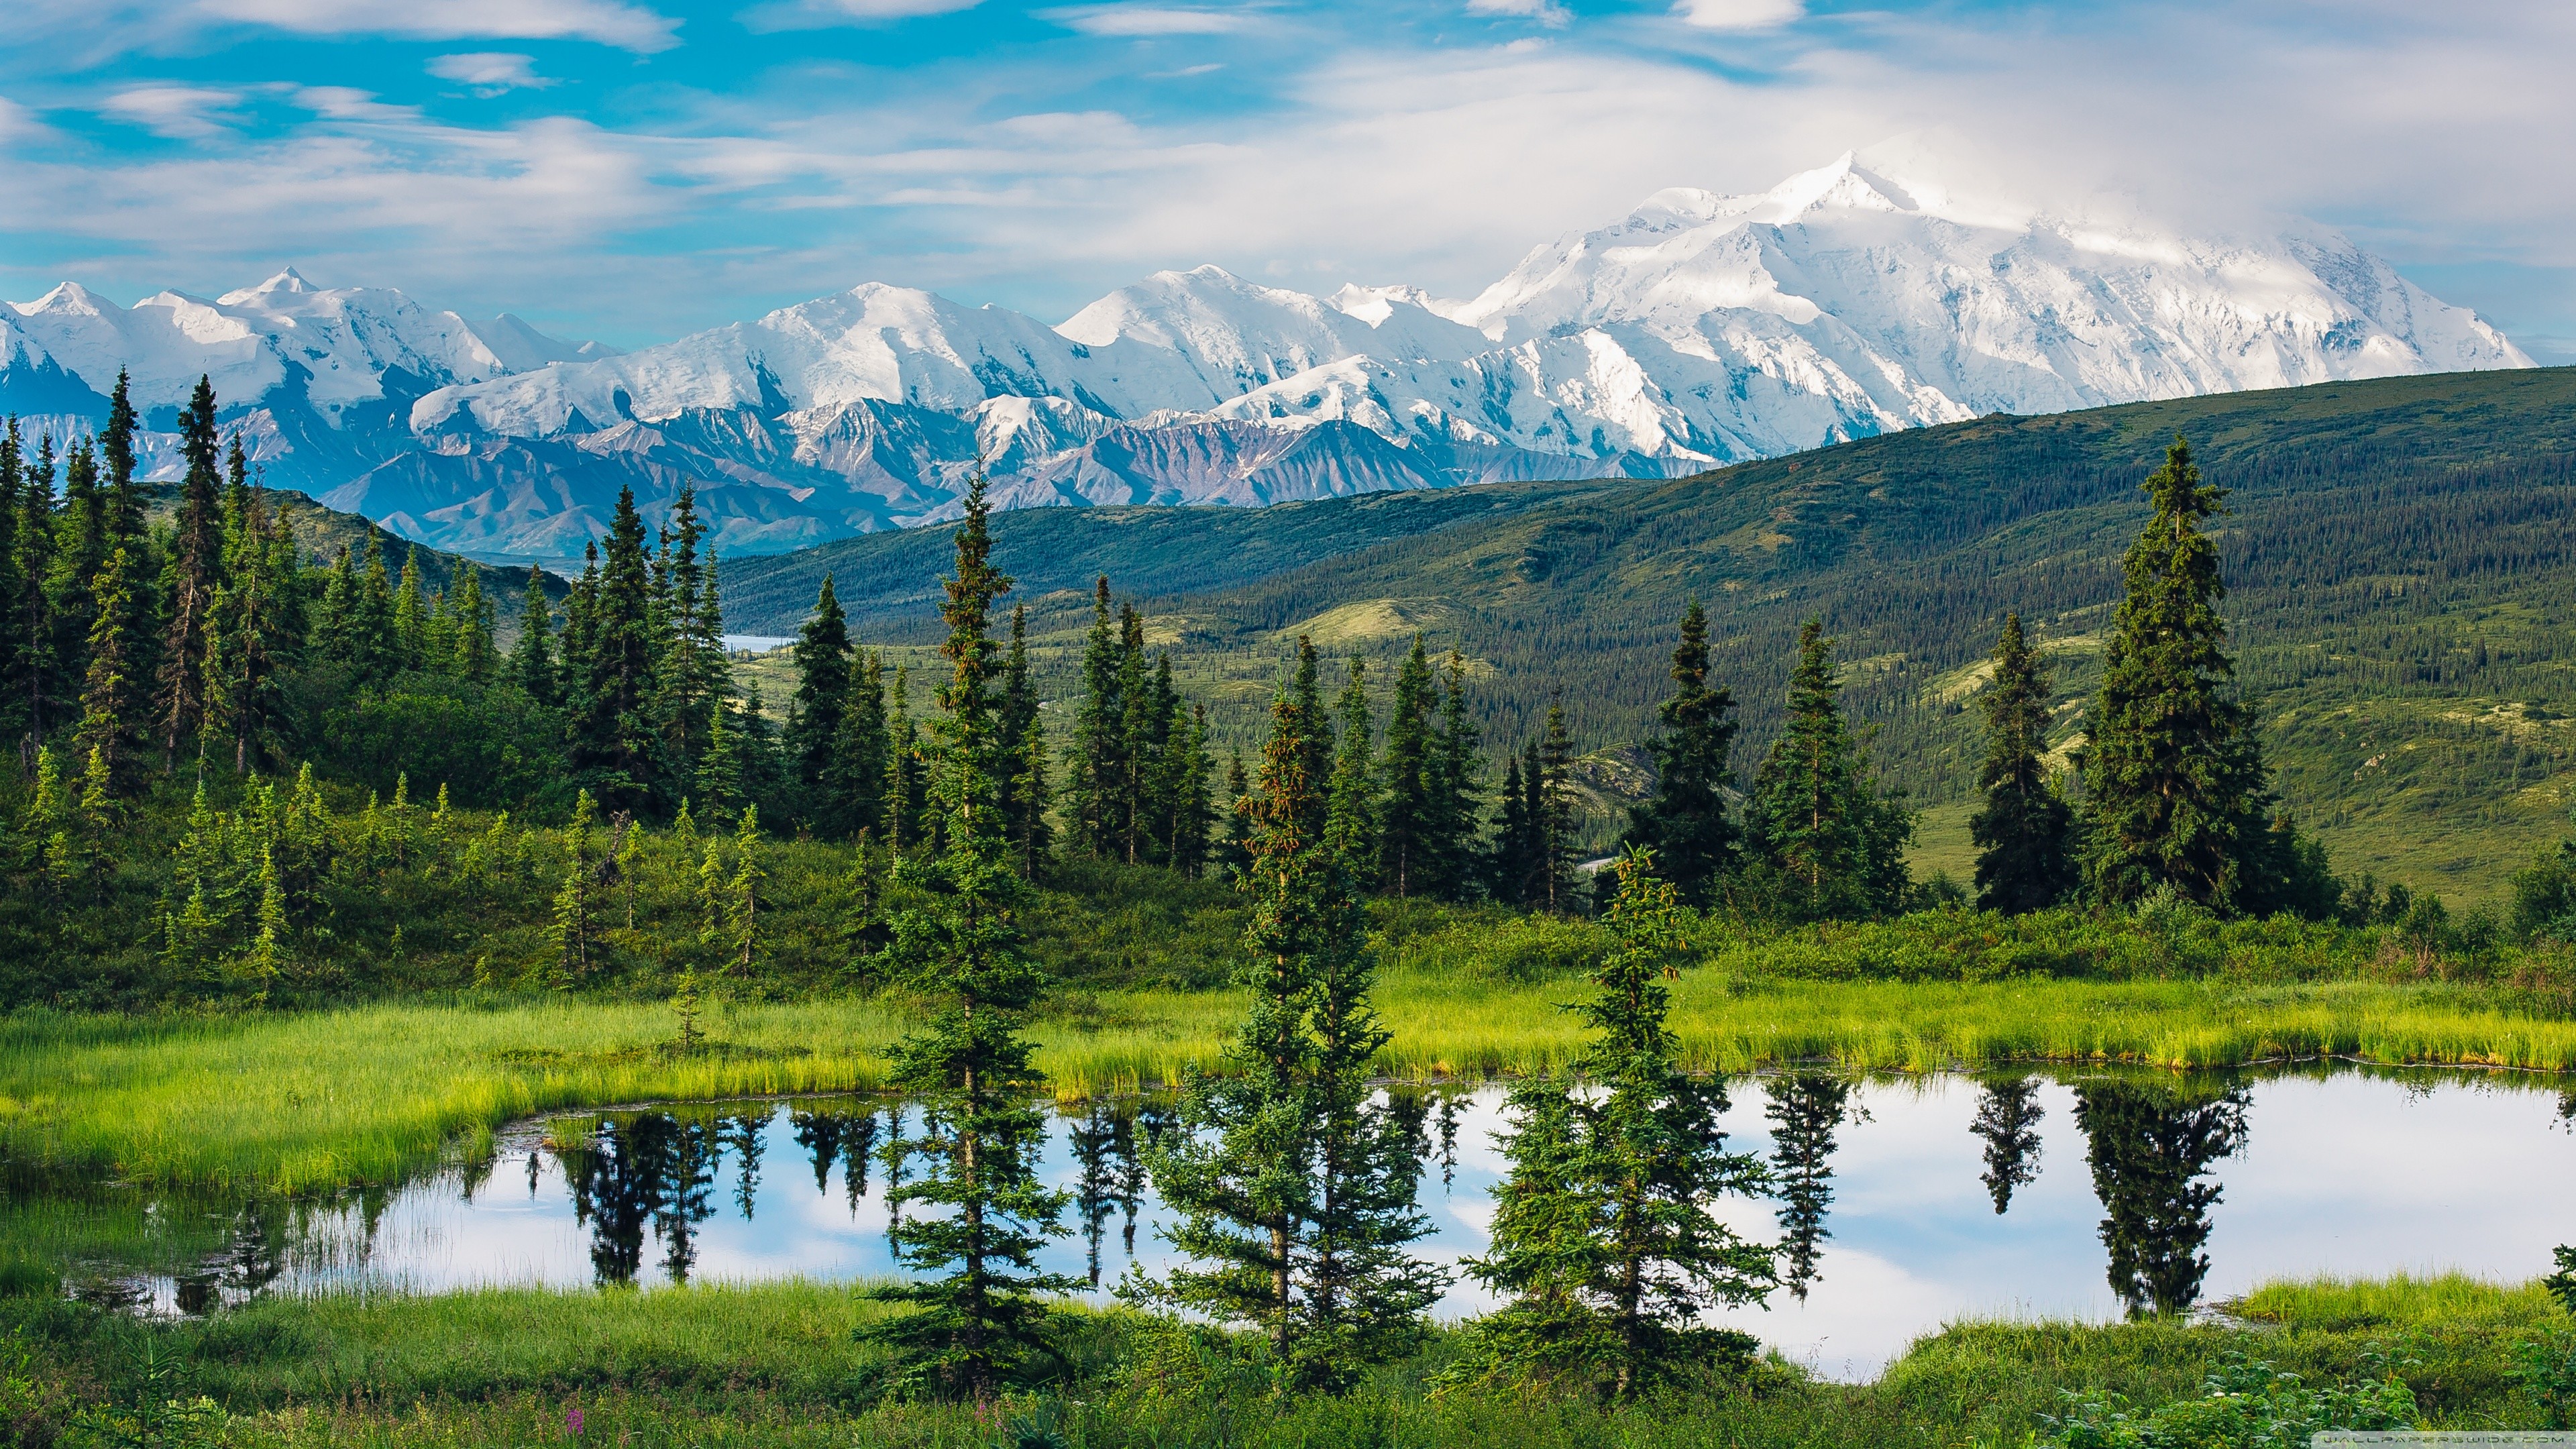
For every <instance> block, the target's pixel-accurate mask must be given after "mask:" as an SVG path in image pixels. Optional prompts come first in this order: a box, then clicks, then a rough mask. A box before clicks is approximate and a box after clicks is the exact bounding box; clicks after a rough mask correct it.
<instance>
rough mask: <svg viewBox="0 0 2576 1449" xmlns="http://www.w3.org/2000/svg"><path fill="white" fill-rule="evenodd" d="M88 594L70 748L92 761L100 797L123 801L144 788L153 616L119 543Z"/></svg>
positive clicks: (131, 562)
mask: <svg viewBox="0 0 2576 1449" xmlns="http://www.w3.org/2000/svg"><path fill="white" fill-rule="evenodd" d="M90 592H91V595H92V597H93V598H94V599H95V601H96V603H97V608H98V613H97V616H96V618H94V619H93V620H92V621H91V623H90V631H89V671H88V674H87V676H86V677H85V678H84V680H83V683H82V686H81V701H80V702H81V721H80V729H79V731H78V732H77V733H76V734H75V735H74V736H73V740H72V750H73V753H74V754H76V755H79V756H82V757H85V758H89V759H90V760H91V761H92V769H93V771H94V772H97V778H98V779H99V781H100V782H101V783H102V784H103V786H104V788H105V791H106V798H108V799H114V800H124V799H129V798H131V797H132V796H134V795H135V794H136V793H138V792H139V791H140V790H141V788H142V768H143V753H144V751H145V750H146V749H148V748H149V744H150V738H151V736H150V734H149V733H148V717H149V712H150V706H151V695H150V693H149V684H148V680H149V675H148V674H147V672H146V671H147V669H148V668H149V666H148V665H147V664H146V662H145V661H146V660H147V659H148V658H150V654H151V644H152V629H151V615H150V613H149V605H148V603H147V601H146V598H145V594H144V589H143V585H142V582H141V581H140V580H139V579H137V578H136V577H135V561H134V559H133V557H132V556H131V555H130V554H128V553H127V551H126V550H125V549H124V548H122V547H120V548H118V549H117V550H116V551H115V552H114V553H111V554H109V555H108V558H107V566H106V567H104V568H102V569H100V570H99V574H98V578H97V580H96V582H95V583H94V584H93V585H92V586H91V591H90Z"/></svg>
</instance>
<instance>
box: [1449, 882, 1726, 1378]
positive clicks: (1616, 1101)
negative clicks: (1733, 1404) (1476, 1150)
mask: <svg viewBox="0 0 2576 1449" xmlns="http://www.w3.org/2000/svg"><path fill="white" fill-rule="evenodd" d="M1613 868H1614V869H1615V870H1616V871H1617V876H1616V879H1617V881H1618V890H1617V893H1616V894H1615V895H1614V896H1613V897H1612V899H1611V904H1610V908H1609V911H1608V914H1607V918H1606V922H1605V924H1607V925H1608V927H1609V930H1610V934H1611V938H1612V940H1613V942H1614V943H1615V944H1614V945H1613V947H1612V949H1611V950H1610V951H1609V952H1608V953H1607V954H1606V955H1604V956H1603V958H1602V960H1601V963H1600V965H1599V966H1597V967H1596V968H1595V969H1594V971H1593V973H1592V984H1593V993H1592V996H1591V999H1590V1000H1589V1001H1587V1002H1585V1003H1584V1004H1583V1006H1582V1007H1581V1011H1582V1013H1583V1017H1584V1020H1585V1022H1586V1023H1587V1024H1588V1025H1589V1026H1591V1028H1592V1029H1593V1037H1592V1040H1591V1043H1590V1045H1589V1047H1588V1049H1587V1050H1586V1052H1585V1054H1584V1056H1583V1058H1582V1059H1581V1061H1580V1062H1579V1063H1578V1066H1577V1073H1578V1075H1579V1078H1580V1080H1581V1081H1582V1082H1583V1083H1585V1084H1586V1089H1585V1090H1582V1091H1577V1090H1576V1087H1575V1083H1574V1082H1573V1081H1571V1080H1568V1079H1567V1078H1565V1077H1560V1076H1546V1075H1542V1076H1539V1077H1534V1078H1531V1079H1529V1080H1528V1081H1526V1082H1524V1083H1523V1084H1521V1085H1520V1086H1518V1087H1515V1088H1514V1089H1513V1091H1512V1094H1511V1105H1512V1113H1513V1118H1514V1121H1513V1125H1512V1130H1511V1131H1510V1132H1509V1134H1508V1135H1506V1136H1504V1137H1503V1138H1502V1139H1501V1145H1502V1148H1503V1152H1504V1155H1505V1157H1506V1158H1507V1159H1508V1160H1509V1161H1510V1163H1511V1170H1510V1173H1509V1175H1508V1177H1507V1178H1506V1179H1505V1181H1504V1183H1503V1185H1502V1186H1501V1187H1500V1188H1499V1189H1497V1190H1496V1193H1495V1199H1496V1212H1495V1215H1494V1228H1493V1245H1492V1247H1491V1248H1490V1249H1489V1250H1488V1251H1487V1252H1486V1253H1485V1255H1484V1256H1483V1257H1482V1258H1481V1259H1475V1260H1471V1261H1470V1263H1469V1267H1468V1271H1469V1272H1471V1273H1473V1274H1474V1275H1475V1276H1476V1277H1477V1278H1478V1279H1480V1280H1481V1281H1483V1282H1484V1284H1485V1285H1486V1286H1487V1287H1488V1288H1490V1289H1492V1290H1493V1291H1495V1292H1496V1293H1500V1294H1505V1295H1508V1296H1509V1298H1510V1302H1509V1303H1508V1304H1506V1306H1505V1307H1504V1308H1502V1309H1501V1310H1500V1311H1499V1312H1496V1313H1494V1314H1492V1315H1490V1316H1489V1317H1487V1318H1485V1319H1483V1320H1481V1321H1480V1322H1478V1323H1477V1324H1476V1325H1475V1329H1474V1332H1473V1334H1472V1336H1471V1339H1470V1343H1469V1349H1468V1352H1467V1353H1466V1355H1464V1357H1463V1358H1462V1360H1461V1361H1460V1363H1459V1364H1458V1365H1457V1367H1456V1368H1455V1369H1453V1370H1452V1371H1451V1373H1450V1377H1451V1378H1452V1379H1454V1380H1462V1381H1468V1382H1475V1381H1485V1382H1498V1383H1515V1384H1535V1385H1540V1386H1559V1387H1574V1388H1581V1389H1591V1390H1598V1391H1603V1392H1607V1393H1608V1394H1610V1395H1612V1396H1614V1397H1617V1398H1621V1399H1626V1398H1631V1397H1634V1396H1636V1395H1638V1394H1641V1393H1644V1392H1646V1391H1648V1390H1650V1389H1652V1388H1654V1387H1656V1386H1657V1385H1659V1384H1660V1383H1663V1382H1666V1381H1669V1380H1670V1379H1671V1378H1673V1377H1674V1376H1675V1375H1677V1374H1678V1373H1680V1372H1682V1371H1684V1370H1686V1369H1688V1368H1690V1367H1692V1366H1697V1365H1706V1364H1710V1363H1711V1362H1712V1361H1714V1362H1716V1363H1720V1364H1723V1363H1726V1362H1729V1361H1733V1362H1738V1363H1741V1362H1743V1361H1746V1360H1748V1359H1749V1358H1750V1355H1751V1351H1752V1349H1753V1347H1754V1345H1753V1341H1752V1340H1751V1339H1750V1337H1749V1336H1747V1335H1743V1334H1737V1333H1730V1332H1728V1331H1726V1330H1721V1329H1710V1328H1704V1327H1701V1326H1699V1319H1700V1318H1701V1316H1702V1315H1703V1314H1705V1313H1706V1312H1707V1311H1708V1310H1710V1309H1712V1308H1717V1307H1722V1306H1733V1305H1736V1304H1741V1303H1758V1302H1760V1301H1762V1299H1763V1297H1764V1295H1765V1294H1766V1293H1767V1292H1768V1291H1769V1289H1770V1287H1771V1284H1772V1274H1773V1268H1772V1260H1771V1253H1770V1250H1769V1249H1766V1248H1763V1247H1761V1246H1759V1245H1757V1244H1753V1243H1749V1242H1746V1241H1745V1240H1744V1239H1742V1238H1741V1237H1739V1236H1737V1235H1736V1233H1735V1232H1734V1230H1733V1229H1731V1228H1729V1227H1728V1226H1727V1225H1726V1224H1725V1223H1724V1222H1723V1221H1722V1220H1720V1218H1719V1217H1718V1213H1717V1209H1718V1208H1719V1206H1720V1205H1721V1203H1722V1201H1723V1200H1724V1199H1725V1198H1726V1197H1727V1196H1729V1195H1732V1194H1748V1195H1749V1194H1751V1193H1754V1192H1758V1191H1760V1190H1761V1187H1762V1184H1763V1173H1762V1167H1761V1164H1760V1162H1759V1161H1758V1160H1756V1159H1754V1158H1753V1157H1751V1156H1748V1155H1745V1154H1741V1153H1731V1152H1728V1151H1727V1150H1726V1139H1725V1134H1724V1132H1723V1130H1722V1128H1721V1127H1720V1126H1719V1122H1720V1119H1721V1118H1722V1117H1723V1116H1724V1114H1725V1112H1726V1109H1727V1101H1726V1088H1725V1083H1724V1081H1723V1079H1721V1078H1718V1077H1714V1076H1710V1077H1695V1076H1693V1075H1691V1074H1690V1073H1689V1072H1687V1071H1685V1070H1684V1069H1683V1068H1682V1066H1681V1064H1680V1062H1679V1061H1678V1060H1677V1059H1676V1058H1677V1055H1678V1053H1677V1051H1676V1048H1675V1043H1674V1041H1673V1039H1672V1036H1671V1033H1670V1032H1669V1030H1668V1029H1667V1028H1666V1025H1665V1019H1666V1016H1667V1014H1668V1013H1669V1011H1670V1008H1671V998H1670V994H1669V993H1668V992H1667V991H1666V989H1665V987H1664V985H1663V982H1664V979H1665V978H1666V977H1667V976H1668V975H1669V974H1670V973H1671V970H1672V963H1673V958H1674V953H1675V951H1676V950H1677V948H1678V947H1679V945H1680V943H1681V933H1680V923H1679V919H1678V917H1679V907H1678V905H1677V903H1676V899H1675V895H1674V892H1673V889H1672V887H1671V886H1670V885H1669V884H1666V883H1665V882H1662V881H1660V880H1657V879H1656V878H1655V875H1654V859H1653V857H1652V855H1651V854H1649V853H1647V852H1645V851H1642V850H1632V851H1629V852H1627V853H1626V854H1624V855H1622V856H1621V857H1620V858H1619V860H1618V862H1617V863H1616V864H1615V866H1614V867H1613Z"/></svg>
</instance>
